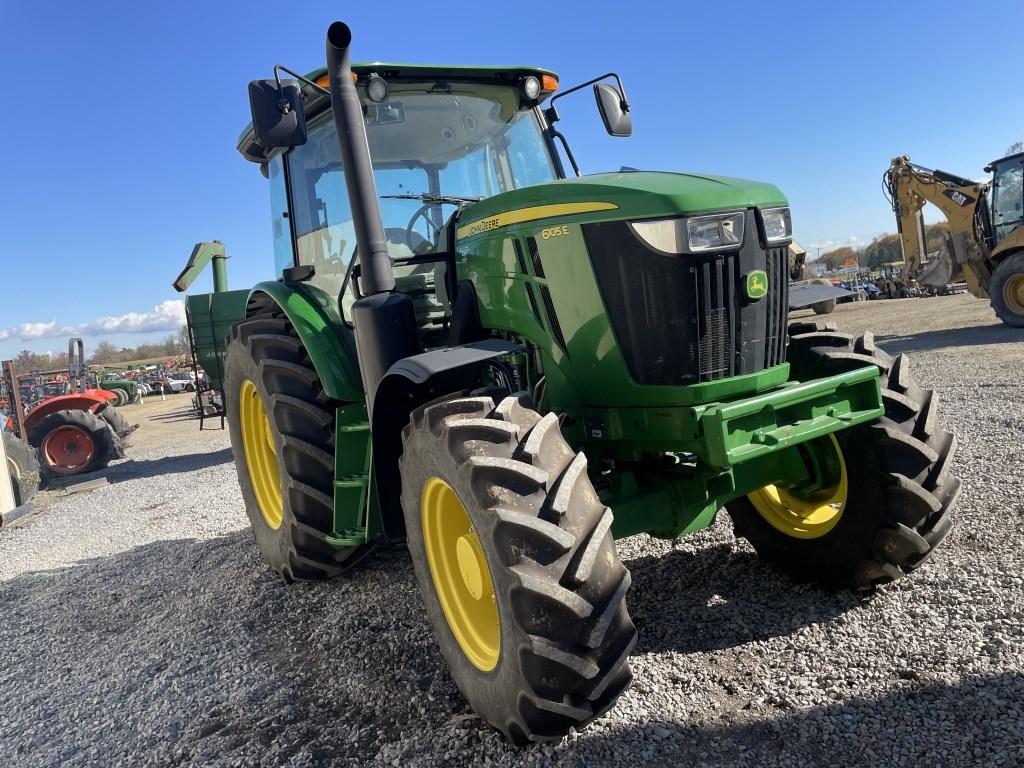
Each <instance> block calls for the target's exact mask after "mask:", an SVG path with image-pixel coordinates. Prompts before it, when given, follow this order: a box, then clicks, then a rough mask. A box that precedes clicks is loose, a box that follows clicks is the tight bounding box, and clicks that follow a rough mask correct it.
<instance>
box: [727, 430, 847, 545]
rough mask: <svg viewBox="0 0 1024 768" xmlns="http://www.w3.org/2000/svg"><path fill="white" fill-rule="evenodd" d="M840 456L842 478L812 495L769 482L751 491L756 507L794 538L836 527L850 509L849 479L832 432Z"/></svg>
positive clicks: (751, 497)
mask: <svg viewBox="0 0 1024 768" xmlns="http://www.w3.org/2000/svg"><path fill="white" fill-rule="evenodd" d="M829 438H830V439H831V441H832V445H833V446H834V447H835V450H836V454H838V457H839V482H838V483H837V484H836V485H835V486H833V487H831V488H823V489H822V490H820V491H816V492H815V493H812V494H810V495H809V496H803V497H800V496H795V495H794V494H792V493H790V492H789V491H787V490H786V489H784V488H779V487H778V486H775V485H766V486H765V487H764V488H761V489H759V490H756V491H754V492H753V493H750V494H748V495H747V498H748V499H750V503H751V504H753V505H754V509H756V510H757V512H758V514H759V515H761V517H763V518H764V519H765V520H766V521H767V522H768V524H769V525H771V526H772V528H774V529H775V530H777V531H779V532H781V533H784V534H786V535H787V536H792V537H793V538H794V539H816V538H818V537H819V536H824V535H825V534H826V533H828V532H829V531H831V530H832V529H833V528H835V527H836V524H837V523H838V522H839V520H840V518H841V517H842V516H843V510H844V509H846V500H847V493H848V488H849V487H848V482H847V477H846V462H845V461H844V460H843V452H842V450H840V448H839V443H837V442H836V439H835V437H834V436H832V435H829Z"/></svg>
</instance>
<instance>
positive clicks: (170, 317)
mask: <svg viewBox="0 0 1024 768" xmlns="http://www.w3.org/2000/svg"><path fill="white" fill-rule="evenodd" d="M184 324H185V302H184V301H181V300H180V299H169V300H168V301H164V302H161V303H160V304H158V305H157V306H155V307H154V308H153V310H152V311H151V312H129V313H128V314H126V315H118V316H116V317H109V316H104V317H97V318H96V319H95V320H93V321H92V322H91V323H84V324H83V325H76V326H71V330H69V333H72V332H73V333H78V334H82V335H84V336H96V335H97V334H101V333H147V332H149V331H176V330H178V328H180V327H181V326H182V325H184Z"/></svg>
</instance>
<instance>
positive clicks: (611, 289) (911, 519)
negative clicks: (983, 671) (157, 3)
mask: <svg viewBox="0 0 1024 768" xmlns="http://www.w3.org/2000/svg"><path fill="white" fill-rule="evenodd" d="M350 39H351V35H350V32H349V29H348V27H346V26H345V25H344V24H342V23H335V24H333V25H332V26H331V27H330V29H329V30H328V33H327V68H326V70H320V71H317V72H313V73H312V74H310V75H308V77H305V78H303V77H299V76H297V75H294V74H292V73H290V72H288V71H287V70H284V71H285V72H286V74H289V75H290V78H286V79H281V77H280V72H281V71H282V70H283V68H280V67H279V68H277V69H276V70H275V78H274V79H271V80H264V81H256V82H253V83H251V84H250V86H249V92H250V97H251V104H252V116H253V122H252V125H251V126H250V127H249V128H247V129H246V130H245V132H244V133H243V135H242V137H241V140H240V144H239V150H240V151H241V153H242V155H243V156H244V157H245V158H246V159H248V160H250V161H252V162H254V163H256V164H257V165H259V167H260V169H261V170H262V172H263V175H264V176H265V177H266V178H267V179H268V180H269V184H270V200H271V206H272V224H273V243H274V254H275V259H276V267H277V275H278V279H277V280H275V281H271V282H266V283H261V284H259V285H257V286H255V287H253V288H252V289H249V290H245V291H231V292H229V291H224V292H221V293H214V294H212V295H209V296H200V297H195V296H193V297H191V298H190V301H189V312H190V316H191V319H192V323H193V325H194V326H196V327H194V328H193V336H194V337H195V338H196V339H204V340H205V341H203V342H201V343H200V344H199V346H200V347H201V348H200V349H198V350H197V352H198V357H199V359H200V361H201V362H203V365H204V367H205V368H206V369H207V373H208V375H210V377H211V380H212V382H213V384H214V385H215V386H220V387H223V390H224V396H225V400H226V404H227V409H228V415H229V426H230V431H231V441H232V445H233V446H234V452H235V461H236V463H237V466H238V478H239V483H240V485H241V488H242V493H243V496H244V497H245V501H246V507H247V510H248V513H249V517H250V519H251V521H252V528H253V531H254V534H255V538H256V543H257V545H258V547H259V550H260V552H261V553H262V555H263V557H264V559H265V560H266V561H267V562H268V563H269V565H270V566H271V568H273V569H274V570H275V571H277V572H278V573H280V574H281V575H282V576H283V577H284V578H286V579H288V580H291V579H321V578H326V577H330V576H334V575H335V574H337V573H339V572H341V571H342V570H343V569H345V568H347V567H350V566H352V565H353V564H355V563H356V561H358V560H359V559H360V557H361V556H362V555H363V554H364V553H365V552H367V551H368V549H369V548H370V547H371V546H372V545H373V544H374V543H375V542H379V541H381V540H385V539H387V540H405V541H406V542H407V543H408V548H409V552H410V553H411V556H412V561H413V565H414V570H415V574H416V578H417V580H418V582H419V586H420V588H421V590H422V594H423V601H424V605H425V607H426V612H427V614H428V615H429V617H430V620H431V622H432V624H433V627H434V630H435V632H436V635H437V641H438V644H439V645H440V648H441V651H442V653H443V655H444V657H445V659H446V661H447V663H448V665H449V667H450V669H451V673H452V676H453V677H454V679H455V681H456V683H457V684H458V685H459V687H460V688H461V690H462V692H463V693H464V694H465V696H466V699H467V700H468V701H469V703H470V705H471V706H472V707H473V709H475V710H476V712H477V713H478V714H479V715H480V716H481V717H482V718H484V719H485V720H486V721H488V722H489V723H491V724H493V725H494V726H495V727H496V728H498V729H500V730H501V731H502V732H504V733H505V734H506V735H507V736H508V737H509V738H510V739H512V740H513V741H516V742H524V741H528V740H538V739H550V738H558V737H560V736H562V735H563V734H565V733H566V732H567V731H568V730H569V728H571V727H577V728H578V727H581V726H582V725H584V724H585V723H587V722H588V721H590V720H591V719H593V718H594V717H596V716H597V715H599V714H600V713H602V712H603V711H605V710H606V709H607V708H609V707H610V706H611V705H612V703H613V702H614V701H615V698H616V697H617V696H618V695H619V694H620V693H621V692H622V690H623V689H624V688H625V687H626V686H627V685H628V684H629V681H630V670H629V654H630V650H631V649H632V648H633V645H634V642H635V639H636V632H635V629H634V627H633V624H632V622H631V621H630V618H629V613H628V610H627V601H626V594H627V591H628V589H629V584H630V576H629V572H628V571H627V570H626V568H625V567H624V566H623V564H622V563H621V562H620V560H619V557H618V555H617V554H616V549H615V543H614V539H616V538H619V537H623V536H631V535H634V534H639V533H648V534H651V535H653V536H658V537H665V538H672V537H676V536H680V535H682V534H686V533H690V532H692V531H696V530H698V529H700V528H704V527H705V526H708V525H710V524H711V523H712V522H713V521H714V520H715V517H716V515H717V514H718V511H719V509H720V508H722V507H725V509H726V510H727V511H728V513H729V514H730V515H731V517H732V519H733V521H734V523H735V528H736V531H737V533H738V534H739V535H740V536H743V537H746V538H747V539H749V541H750V542H751V543H752V544H753V546H754V547H755V548H756V550H757V552H758V553H759V554H760V556H761V557H763V558H764V559H766V560H768V561H770V562H771V563H773V564H774V565H776V566H777V567H778V568H780V569H782V570H784V571H785V572H787V573H789V574H791V575H792V576H793V577H795V578H797V579H800V580H810V581H814V582H818V583H821V584H824V585H827V586H830V587H842V586H852V587H854V588H857V589H862V590H870V589H872V588H873V587H874V586H875V585H878V584H882V583H885V582H889V581H892V580H893V579H897V578H899V577H901V576H903V575H904V574H906V573H908V572H909V571H912V570H913V569H914V568H916V567H918V566H919V565H920V564H921V563H923V562H924V561H925V560H926V559H927V558H928V556H929V555H930V554H931V552H932V551H933V550H934V548H935V547H936V546H937V545H938V544H939V542H940V541H942V539H943V537H944V536H945V535H946V533H947V532H948V531H949V528H950V522H951V517H950V510H951V508H952V507H953V504H954V501H955V499H956V496H957V492H958V489H959V482H958V481H957V480H956V479H955V478H954V477H953V475H952V474H951V469H950V466H951V456H952V454H953V450H954V447H955V444H956V441H955V439H954V437H953V435H951V434H950V433H949V432H947V431H945V430H944V429H942V428H941V427H940V426H939V424H938V421H937V417H936V403H937V401H936V398H935V396H934V395H933V393H932V392H931V391H930V390H927V389H924V388H922V387H921V386H919V385H918V384H917V383H915V381H914V379H913V378H912V376H911V373H910V368H909V365H908V363H907V360H906V359H905V358H904V357H902V356H898V357H896V358H892V357H890V356H889V355H887V354H886V353H885V352H883V351H881V350H880V349H878V348H877V347H876V346H875V345H874V343H873V340H872V337H871V336H870V335H866V336H862V337H860V338H852V337H851V336H848V335H845V334H842V333H836V332H834V331H830V330H820V329H818V328H816V327H814V326H811V325H808V324H803V323H797V324H794V325H790V326H789V327H788V331H787V277H788V275H787V247H788V245H789V242H790V239H791V224H790V212H789V209H788V207H787V203H786V199H785V197H783V195H782V193H781V192H780V191H779V190H778V189H777V188H776V187H774V186H771V185H768V184H759V183H755V182H750V181H743V180H739V179H731V178H723V177H707V176H694V175H685V174H677V173H648V172H635V171H634V172H619V173H606V174H599V175H592V176H580V175H578V173H577V174H574V175H570V176H569V177H568V178H567V177H566V176H567V174H566V173H565V172H564V169H563V166H562V162H561V160H560V156H565V157H566V158H567V159H568V162H569V164H570V165H571V166H572V167H573V170H575V167H576V162H575V160H573V158H572V154H571V153H570V152H569V150H568V144H567V143H566V141H565V139H564V137H563V136H562V134H561V133H560V132H559V131H558V130H557V129H556V127H555V126H556V121H557V120H558V113H557V111H556V107H555V102H556V99H558V98H560V97H561V96H563V95H566V94H567V93H570V92H572V91H573V90H575V89H569V90H568V91H565V92H564V93H561V94H557V89H558V87H559V86H558V79H557V78H556V76H555V75H554V74H553V73H552V72H550V71H548V70H544V69H537V68H532V67H490V68H485V67H457V66H410V65H404V64H385V63H372V64H357V65H350V63H349V54H348V50H349V43H350ZM595 82H596V85H595V86H594V91H595V93H596V98H597V105H598V108H599V112H600V114H601V116H602V118H603V120H604V123H605V126H606V128H607V130H608V131H609V132H610V133H611V134H613V135H628V134H629V132H630V113H629V106H628V103H627V100H626V96H625V93H624V91H623V89H622V85H621V83H620V82H619V81H618V78H617V77H616V76H614V75H608V76H605V77H602V78H599V79H598V80H597V81H595ZM591 84H593V83H589V84H586V85H591ZM556 94H557V95H556ZM201 250H202V249H198V250H197V252H200V251H201ZM193 266H195V265H194V264H193ZM218 328H230V332H229V335H228V336H227V337H226V338H225V339H222V338H221V336H220V334H219V333H218V332H217V329H218ZM221 344H223V345H224V346H223V351H224V353H225V354H224V357H223V359H224V365H223V366H221V363H220V360H221V357H220V356H219V354H218V350H220V349H221V346H220V345H221Z"/></svg>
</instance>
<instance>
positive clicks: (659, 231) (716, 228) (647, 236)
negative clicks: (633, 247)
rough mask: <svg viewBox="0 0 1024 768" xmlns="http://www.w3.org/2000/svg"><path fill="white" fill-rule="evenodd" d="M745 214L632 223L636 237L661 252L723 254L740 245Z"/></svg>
mask: <svg viewBox="0 0 1024 768" xmlns="http://www.w3.org/2000/svg"><path fill="white" fill-rule="evenodd" d="M743 219H744V213H743V212H742V211H737V212H735V213H716V214H714V215H712V216H694V217H691V218H688V219H687V218H682V219H659V220H657V221H634V222H631V223H630V226H631V227H632V228H633V231H634V232H635V233H636V234H637V236H638V237H639V238H640V239H641V240H643V241H644V242H645V243H647V244H648V245H649V246H651V247H652V248H654V249H655V250H658V251H661V252H662V253H703V252H704V251H725V250H733V249H736V248H739V247H740V246H741V245H743Z"/></svg>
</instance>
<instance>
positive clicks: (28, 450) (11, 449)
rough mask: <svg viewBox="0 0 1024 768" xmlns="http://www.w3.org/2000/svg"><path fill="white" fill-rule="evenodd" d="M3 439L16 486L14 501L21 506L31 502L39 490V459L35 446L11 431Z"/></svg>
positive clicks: (9, 467)
mask: <svg viewBox="0 0 1024 768" xmlns="http://www.w3.org/2000/svg"><path fill="white" fill-rule="evenodd" d="M3 441H4V452H5V453H6V454H7V468H8V470H9V471H10V474H11V485H12V486H13V487H14V503H15V505H17V506H19V507H20V506H21V505H22V504H27V503H28V502H30V501H31V500H32V499H33V497H34V496H35V495H36V491H38V490H39V479H40V472H39V459H38V457H37V456H36V450H35V448H33V447H32V446H31V445H29V444H28V443H26V442H25V441H24V440H19V439H18V438H16V437H15V436H14V435H13V434H11V433H10V432H4V433H3Z"/></svg>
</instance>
